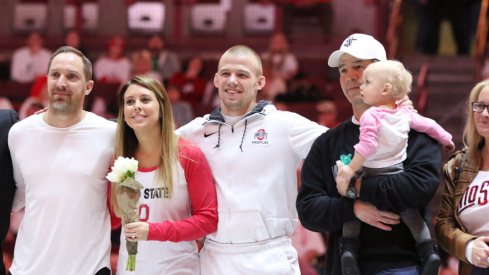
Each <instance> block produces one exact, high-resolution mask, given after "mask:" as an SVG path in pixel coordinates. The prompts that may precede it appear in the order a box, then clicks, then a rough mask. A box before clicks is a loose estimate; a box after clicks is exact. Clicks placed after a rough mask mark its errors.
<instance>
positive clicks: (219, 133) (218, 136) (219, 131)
mask: <svg viewBox="0 0 489 275" xmlns="http://www.w3.org/2000/svg"><path fill="white" fill-rule="evenodd" d="M221 127H222V124H219V129H217V144H216V146H214V149H217V148H219V146H220V145H221Z"/></svg>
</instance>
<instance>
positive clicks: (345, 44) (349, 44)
mask: <svg viewBox="0 0 489 275" xmlns="http://www.w3.org/2000/svg"><path fill="white" fill-rule="evenodd" d="M353 40H357V39H356V38H354V37H353V36H350V37H348V38H347V39H345V42H344V43H343V46H345V47H350V46H351V44H352V43H353Z"/></svg>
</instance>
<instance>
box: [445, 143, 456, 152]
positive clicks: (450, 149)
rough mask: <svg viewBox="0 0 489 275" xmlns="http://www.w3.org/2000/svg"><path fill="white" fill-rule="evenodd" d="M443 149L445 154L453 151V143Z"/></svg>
mask: <svg viewBox="0 0 489 275" xmlns="http://www.w3.org/2000/svg"><path fill="white" fill-rule="evenodd" d="M443 148H444V149H445V152H451V151H453V150H454V149H455V144H454V143H453V141H450V143H448V144H447V145H445V146H443Z"/></svg>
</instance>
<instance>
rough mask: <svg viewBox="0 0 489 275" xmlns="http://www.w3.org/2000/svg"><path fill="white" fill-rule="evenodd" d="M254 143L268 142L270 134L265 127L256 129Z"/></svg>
mask: <svg viewBox="0 0 489 275" xmlns="http://www.w3.org/2000/svg"><path fill="white" fill-rule="evenodd" d="M251 143H252V144H268V134H267V132H266V131H265V129H260V130H258V131H256V133H255V134H254V135H253V140H252V141H251Z"/></svg>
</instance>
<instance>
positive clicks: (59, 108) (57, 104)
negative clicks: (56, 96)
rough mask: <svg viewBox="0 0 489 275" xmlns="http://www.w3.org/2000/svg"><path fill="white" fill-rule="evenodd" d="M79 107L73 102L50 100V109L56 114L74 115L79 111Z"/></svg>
mask: <svg viewBox="0 0 489 275" xmlns="http://www.w3.org/2000/svg"><path fill="white" fill-rule="evenodd" d="M80 104H81V103H80ZM78 107H79V105H78V104H76V103H75V102H74V101H72V100H53V99H51V100H50V108H52V109H53V111H54V112H56V113H60V114H72V113H74V112H75V111H76V110H77V109H78Z"/></svg>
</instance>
